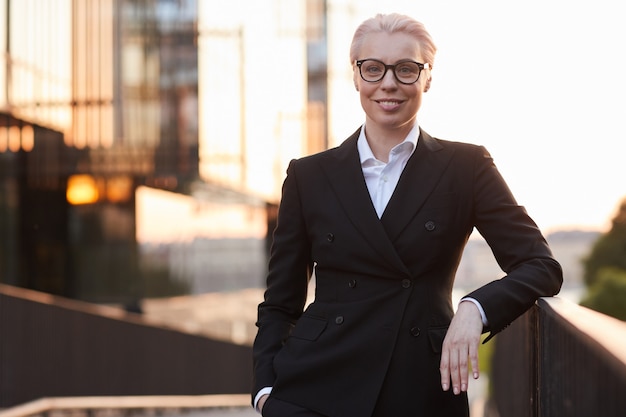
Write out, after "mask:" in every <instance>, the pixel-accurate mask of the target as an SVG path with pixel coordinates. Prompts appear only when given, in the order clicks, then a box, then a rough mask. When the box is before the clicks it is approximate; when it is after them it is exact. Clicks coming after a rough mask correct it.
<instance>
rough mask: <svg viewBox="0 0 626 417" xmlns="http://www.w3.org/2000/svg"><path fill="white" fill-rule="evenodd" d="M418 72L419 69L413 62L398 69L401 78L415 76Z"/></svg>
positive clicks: (399, 66) (401, 65) (397, 72)
mask: <svg viewBox="0 0 626 417" xmlns="http://www.w3.org/2000/svg"><path fill="white" fill-rule="evenodd" d="M418 71H419V67H418V66H417V65H416V64H414V63H412V62H406V63H404V64H400V65H398V66H397V67H396V74H398V75H400V76H413V75H415V74H417V73H418Z"/></svg>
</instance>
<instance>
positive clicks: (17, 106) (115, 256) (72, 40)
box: [0, 0, 329, 307]
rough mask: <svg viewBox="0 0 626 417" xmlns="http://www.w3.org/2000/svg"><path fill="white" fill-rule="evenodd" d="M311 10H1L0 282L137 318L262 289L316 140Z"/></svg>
mask: <svg viewBox="0 0 626 417" xmlns="http://www.w3.org/2000/svg"><path fill="white" fill-rule="evenodd" d="M327 9H328V2H326V1H324V0H313V1H304V0H238V1H232V2H218V1H213V0H206V1H204V0H203V1H201V0H89V1H83V0H0V51H1V53H0V282H3V283H6V284H10V285H16V286H23V287H27V288H32V289H36V290H40V291H44V292H50V293H53V294H59V295H65V296H68V297H73V298H78V299H84V300H88V301H94V302H104V303H124V304H127V305H128V306H131V307H132V306H133V305H135V303H136V302H137V300H138V299H140V298H143V297H147V296H159V295H171V294H178V293H190V292H191V293H193V292H207V291H216V290H218V291H219V290H225V289H233V288H241V287H246V286H262V285H263V276H264V270H265V267H266V258H265V255H266V253H267V244H268V235H269V233H268V230H269V231H270V232H271V229H272V225H273V218H274V216H275V208H276V204H277V202H278V200H279V198H280V187H281V184H282V180H283V178H284V173H285V169H286V167H287V164H288V163H289V160H290V159H292V158H295V157H299V156H303V155H306V154H310V153H313V152H317V151H319V150H322V149H324V148H326V147H327V146H328V144H329V133H328V132H329V131H328V123H327V113H328V110H327V100H328V98H327V89H328V81H327V80H328V65H327V58H326V56H327V34H326V26H327V24H326V20H327V11H328V10H327Z"/></svg>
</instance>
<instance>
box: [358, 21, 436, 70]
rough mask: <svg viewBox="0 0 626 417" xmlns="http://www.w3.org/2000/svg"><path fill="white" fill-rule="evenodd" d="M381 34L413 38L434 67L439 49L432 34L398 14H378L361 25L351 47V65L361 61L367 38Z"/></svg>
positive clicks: (420, 24)
mask: <svg viewBox="0 0 626 417" xmlns="http://www.w3.org/2000/svg"><path fill="white" fill-rule="evenodd" d="M379 32H386V33H398V32H399V33H406V34H407V35H410V36H412V37H413V38H414V39H415V41H416V42H417V43H418V44H419V45H420V50H421V52H422V56H423V58H424V61H426V62H427V63H428V64H429V65H430V67H431V68H432V67H433V64H434V63H435V62H434V61H435V53H436V52H437V47H436V46H435V43H434V42H433V39H432V38H431V37H430V34H429V33H428V31H427V30H426V28H425V27H424V25H423V24H422V23H420V22H418V21H417V20H415V19H413V18H412V17H409V16H405V15H402V14H398V13H391V14H377V15H376V16H374V17H372V18H369V19H367V20H365V21H364V22H363V23H361V25H360V26H359V27H358V28H357V29H356V31H355V32H354V36H353V38H352V44H351V45H350V63H351V64H354V61H356V60H357V59H359V53H360V51H361V46H362V45H363V41H364V39H365V37H366V36H367V35H369V34H370V33H379ZM426 62H425V63H426Z"/></svg>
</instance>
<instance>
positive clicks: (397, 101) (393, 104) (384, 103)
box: [376, 100, 402, 106]
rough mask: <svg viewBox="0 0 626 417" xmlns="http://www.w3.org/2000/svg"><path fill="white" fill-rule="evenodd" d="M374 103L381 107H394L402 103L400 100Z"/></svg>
mask: <svg viewBox="0 0 626 417" xmlns="http://www.w3.org/2000/svg"><path fill="white" fill-rule="evenodd" d="M376 103H378V104H382V105H383V106H395V105H397V104H400V103H402V101H400V100H376Z"/></svg>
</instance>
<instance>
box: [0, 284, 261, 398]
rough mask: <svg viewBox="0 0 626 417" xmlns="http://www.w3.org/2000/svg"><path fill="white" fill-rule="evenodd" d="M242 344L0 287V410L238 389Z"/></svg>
mask: <svg viewBox="0 0 626 417" xmlns="http://www.w3.org/2000/svg"><path fill="white" fill-rule="evenodd" d="M251 369H252V361H251V350H250V347H249V346H241V345H236V344H233V343H228V342H223V341H218V340H213V339H210V338H208V337H206V336H202V335H197V334H191V333H186V332H183V331H179V330H176V329H173V328H165V327H163V326H156V325H152V324H150V323H149V322H148V321H146V320H145V319H143V318H142V317H141V316H139V315H136V314H131V313H127V312H125V311H123V310H120V309H115V308H107V307H104V306H96V305H92V304H87V303H82V302H78V301H73V300H68V299H63V298H60V297H54V296H51V295H48V294H44V293H39V292H35V291H30V290H24V289H19V288H15V287H10V286H6V285H1V284H0V409H1V408H7V407H12V406H15V405H17V404H23V403H26V402H29V401H33V400H36V399H40V398H49V397H79V396H144V395H151V396H154V395H207V394H240V393H247V392H249V389H250V385H249V384H250V382H249V381H250V374H251Z"/></svg>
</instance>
